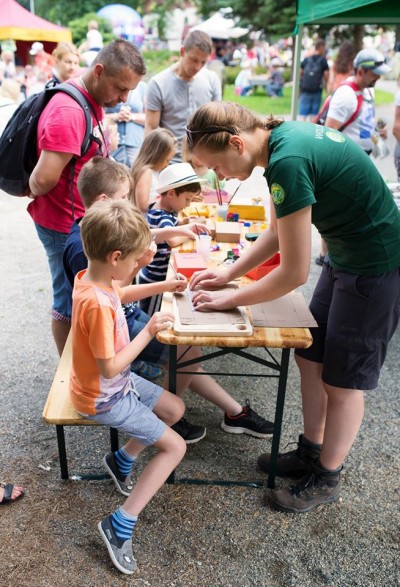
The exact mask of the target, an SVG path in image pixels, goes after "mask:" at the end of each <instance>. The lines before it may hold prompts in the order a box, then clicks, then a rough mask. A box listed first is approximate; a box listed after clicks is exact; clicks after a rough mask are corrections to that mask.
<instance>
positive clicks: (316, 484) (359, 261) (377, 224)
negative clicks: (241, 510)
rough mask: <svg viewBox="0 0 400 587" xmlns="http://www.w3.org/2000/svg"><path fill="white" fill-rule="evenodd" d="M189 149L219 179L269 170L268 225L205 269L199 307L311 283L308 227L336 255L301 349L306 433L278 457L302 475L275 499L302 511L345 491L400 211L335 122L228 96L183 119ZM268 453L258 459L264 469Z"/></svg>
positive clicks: (374, 364)
mask: <svg viewBox="0 0 400 587" xmlns="http://www.w3.org/2000/svg"><path fill="white" fill-rule="evenodd" d="M187 146H188V150H189V152H190V153H192V154H193V155H194V156H195V157H196V158H197V159H199V160H200V161H201V163H202V164H203V165H206V166H207V167H209V168H211V169H213V170H214V171H215V172H216V173H217V175H218V177H219V178H220V179H223V178H231V177H235V178H238V179H240V180H245V179H247V178H248V177H249V176H250V174H251V173H252V171H253V169H254V167H256V166H262V167H264V168H265V177H266V180H267V183H268V186H269V191H270V195H271V224H270V227H269V228H268V229H267V230H266V231H264V232H263V233H262V234H261V235H260V237H259V238H258V239H257V241H256V242H255V243H254V245H253V247H252V248H251V250H250V251H249V253H247V254H246V255H243V257H241V258H240V259H239V260H238V261H236V262H235V263H234V264H233V265H230V266H228V267H224V269H218V270H216V271H209V270H207V271H204V272H200V273H197V274H195V275H194V276H193V278H192V280H191V288H194V287H196V286H200V287H201V290H200V291H199V292H197V293H196V295H195V296H194V298H193V302H194V304H195V305H196V307H197V309H198V310H200V311H201V310H203V311H207V310H224V309H229V308H233V307H236V306H240V305H250V304H256V303H259V302H264V301H268V300H273V299H275V298H278V297H280V296H282V295H284V294H287V293H288V292H290V291H292V290H293V289H295V288H296V287H298V286H300V285H302V284H304V283H305V282H306V281H307V278H308V274H309V270H310V259H311V225H312V224H314V225H315V226H316V227H317V229H318V230H319V232H320V234H321V236H322V237H323V238H324V240H325V241H326V243H327V246H328V253H329V256H328V258H327V260H326V262H325V264H324V267H323V270H322V273H321V277H320V279H319V281H318V284H317V286H316V289H315V291H314V294H313V298H312V301H311V304H310V310H311V312H312V313H313V315H314V317H315V319H316V321H317V323H318V328H315V329H312V335H313V340H314V342H313V344H312V346H311V347H310V348H309V349H305V350H303V349H302V350H297V351H296V362H297V365H298V367H299V370H300V376H301V392H302V401H303V417H304V433H303V434H301V435H300V437H299V443H298V447H297V449H296V450H295V451H291V452H289V453H284V454H281V455H279V457H278V465H277V474H278V475H280V476H288V477H294V476H295V477H302V479H301V480H300V482H299V483H297V484H296V485H293V486H291V487H289V488H288V489H279V490H277V491H275V493H274V498H273V502H274V505H275V507H276V508H278V509H280V510H283V511H289V512H304V511H308V510H310V509H312V508H314V507H315V506H317V505H319V504H323V503H329V502H332V501H336V500H337V499H338V498H339V495H340V471H341V469H342V464H343V461H344V459H345V457H346V456H347V454H348V452H349V451H350V449H351V446H352V445H353V443H354V440H355V438H356V436H357V433H358V430H359V427H360V425H361V422H362V419H363V412H364V391H365V390H369V389H374V388H375V387H376V386H377V384H378V379H379V372H380V369H381V367H382V365H383V362H384V359H385V356H386V350H387V345H388V342H389V340H390V338H391V336H392V335H393V332H394V331H395V329H396V327H397V324H398V320H399V311H400V301H399V300H400V271H399V267H400V213H399V211H398V209H397V207H396V205H395V204H394V201H393V198H392V196H391V194H390V192H389V190H388V188H387V186H386V184H385V182H384V181H383V179H382V177H381V176H380V174H379V172H378V171H377V169H376V168H375V166H374V164H373V163H372V162H371V161H370V159H369V157H368V156H367V155H366V154H365V153H364V152H363V151H362V150H361V149H360V148H359V147H358V146H357V145H356V144H355V143H353V142H352V141H351V140H350V139H348V138H346V137H345V136H344V135H343V134H341V133H340V132H338V131H335V130H333V129H330V128H325V127H322V126H317V125H314V124H305V123H303V122H284V121H283V120H282V119H277V118H274V117H272V116H271V117H270V118H268V119H266V120H263V119H261V118H258V117H256V116H254V115H253V114H252V113H251V112H250V111H248V110H246V109H245V108H243V107H241V106H239V105H237V104H233V103H229V102H213V103H210V104H207V105H205V106H202V107H201V108H199V110H197V112H195V114H194V115H193V116H192V118H191V120H190V122H189V125H188V128H187ZM278 251H280V254H281V264H280V266H279V267H278V268H277V269H275V270H274V271H273V272H271V273H269V274H268V275H266V276H265V277H263V278H262V279H260V280H259V281H257V282H255V283H253V284H251V285H248V286H246V287H243V288H240V289H239V290H237V291H236V292H234V293H233V294H232V292H231V291H230V292H229V294H225V293H222V292H215V291H209V290H210V289H212V288H213V287H215V286H222V285H225V284H226V283H227V282H229V281H231V280H232V279H235V278H237V277H240V276H241V275H243V274H245V273H246V272H247V271H249V270H250V269H252V268H254V267H256V266H257V265H259V264H260V263H262V262H264V261H265V260H267V259H269V258H270V257H272V255H274V254H275V253H276V252H278ZM269 461H270V454H269V453H264V454H263V455H261V456H260V458H259V461H258V463H259V466H260V467H261V468H262V469H264V470H266V471H268V466H269Z"/></svg>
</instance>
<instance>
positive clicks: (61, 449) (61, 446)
mask: <svg viewBox="0 0 400 587" xmlns="http://www.w3.org/2000/svg"><path fill="white" fill-rule="evenodd" d="M56 430H57V443H58V456H59V458H60V469H61V479H68V478H69V476H68V461H67V451H66V450H65V436H64V426H60V425H56Z"/></svg>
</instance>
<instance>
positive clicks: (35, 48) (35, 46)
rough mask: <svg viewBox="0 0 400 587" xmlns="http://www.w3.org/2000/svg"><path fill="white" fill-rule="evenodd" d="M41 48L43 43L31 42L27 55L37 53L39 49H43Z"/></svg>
mask: <svg viewBox="0 0 400 587" xmlns="http://www.w3.org/2000/svg"><path fill="white" fill-rule="evenodd" d="M43 49H44V46H43V43H39V42H38V41H37V42H36V43H33V45H32V47H31V50H30V51H29V55H36V54H37V53H39V51H43Z"/></svg>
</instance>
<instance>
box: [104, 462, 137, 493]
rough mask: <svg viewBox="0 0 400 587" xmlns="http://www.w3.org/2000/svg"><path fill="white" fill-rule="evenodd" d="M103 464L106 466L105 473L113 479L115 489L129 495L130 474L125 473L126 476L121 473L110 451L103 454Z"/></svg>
mask: <svg viewBox="0 0 400 587" xmlns="http://www.w3.org/2000/svg"><path fill="white" fill-rule="evenodd" d="M103 465H104V467H105V468H106V470H107V473H108V474H109V475H110V477H111V479H112V480H113V481H114V483H115V487H116V488H117V491H119V492H120V493H122V495H126V496H129V495H130V494H131V491H132V487H133V482H132V479H131V476H130V475H127V476H126V477H124V476H123V475H121V473H120V472H119V469H118V465H117V463H116V462H115V459H114V455H113V453H112V452H109V453H107V454H106V455H105V457H104V458H103Z"/></svg>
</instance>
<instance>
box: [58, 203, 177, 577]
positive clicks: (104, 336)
mask: <svg viewBox="0 0 400 587" xmlns="http://www.w3.org/2000/svg"><path fill="white" fill-rule="evenodd" d="M81 236H82V242H83V246H84V250H85V254H86V257H87V259H88V268H87V270H84V271H81V272H79V273H78V274H77V276H76V278H75V285H74V293H73V309H72V340H73V352H72V371H71V378H70V391H71V401H72V403H73V405H74V407H75V409H76V410H77V411H78V412H80V413H81V414H82V415H83V416H84V417H85V418H88V419H91V420H94V421H95V422H98V423H99V424H103V425H105V426H110V427H114V428H116V429H118V430H120V431H122V432H124V433H125V434H126V435H128V436H129V440H128V442H127V443H126V444H125V446H123V447H122V448H121V449H119V450H118V451H117V452H115V453H108V454H107V455H106V456H105V457H104V460H103V462H104V465H105V467H106V469H107V470H108V472H109V473H110V475H111V477H112V479H113V481H114V483H115V485H116V487H117V489H118V490H119V491H120V492H121V493H123V494H124V495H129V497H128V499H127V500H126V502H125V503H124V505H123V506H122V507H120V508H119V509H118V510H116V511H115V512H114V513H113V514H110V515H109V516H107V517H106V518H104V519H103V520H101V521H100V522H99V524H98V529H99V532H100V534H101V536H102V538H103V540H104V542H105V544H106V546H107V549H108V552H109V554H110V557H111V560H112V561H113V563H114V565H115V566H116V567H117V568H118V569H119V570H120V571H121V572H122V573H125V574H132V573H133V572H134V571H135V569H136V561H135V559H134V557H133V553H132V534H133V530H134V527H135V525H136V521H137V517H138V515H139V514H140V512H141V511H142V509H143V508H144V507H145V505H146V504H147V503H148V502H149V501H150V499H151V498H152V497H153V495H154V494H155V493H156V492H157V491H158V489H159V488H160V487H161V486H162V484H163V483H164V481H165V480H166V479H167V477H168V476H169V474H170V473H171V472H172V471H173V470H174V469H175V467H176V466H177V465H178V463H179V462H180V461H181V459H182V458H183V456H184V454H185V451H186V444H185V442H184V440H183V439H182V438H181V437H180V436H179V435H178V434H177V433H176V432H174V430H172V429H171V428H170V427H169V426H170V425H172V424H174V423H175V422H177V421H178V420H179V419H180V418H181V417H182V415H183V413H184V404H183V402H182V400H181V399H180V398H179V397H177V396H175V395H173V394H171V393H170V392H169V391H166V390H164V389H162V388H161V387H159V386H158V385H155V384H154V383H151V382H149V381H146V380H145V379H142V378H141V377H139V376H137V375H136V374H135V373H132V372H131V370H130V364H131V362H132V361H133V359H135V357H137V355H138V354H139V353H140V352H141V351H142V350H143V348H144V347H145V346H146V345H147V344H148V343H149V342H150V340H151V339H152V338H153V337H154V336H155V335H156V333H157V332H158V331H160V330H163V329H166V328H168V327H169V326H170V324H171V322H172V321H173V316H172V315H170V314H167V313H165V312H164V313H161V312H157V313H156V314H154V315H153V316H152V317H151V318H150V320H149V322H148V323H147V324H146V326H145V327H144V328H143V330H142V331H141V332H140V333H139V334H138V335H137V336H136V337H135V338H134V339H133V340H132V341H129V333H128V327H127V323H126V319H125V316H124V313H123V310H122V306H121V302H122V303H126V302H130V301H132V300H135V299H136V286H126V287H119V286H118V285H117V284H116V281H123V280H126V279H128V277H129V276H131V275H132V274H134V272H135V270H136V268H137V266H138V261H139V259H140V258H141V257H142V256H143V255H144V254H145V253H146V251H148V249H149V247H150V245H151V240H152V239H151V234H150V230H149V227H148V225H147V224H146V222H145V220H144V219H143V217H142V215H141V214H140V213H139V212H138V211H136V210H135V209H134V208H133V207H132V205H131V204H130V203H129V202H127V201H124V200H107V201H100V202H96V203H94V204H93V205H92V206H91V208H90V209H89V210H88V211H87V212H86V215H85V216H84V218H83V220H82V222H81ZM182 283H183V285H182V287H186V283H185V282H182ZM146 446H154V447H155V448H156V449H157V450H158V452H157V454H156V456H155V457H153V458H152V459H151V461H150V462H149V463H148V464H147V465H146V467H145V468H144V469H143V471H142V473H141V474H140V475H139V477H138V479H137V482H136V485H135V486H134V487H133V489H132V491H131V492H130V493H129V490H130V489H131V487H130V485H129V483H130V472H131V469H132V466H133V463H134V461H135V459H136V458H137V457H138V455H139V454H140V453H141V452H142V451H143V450H144V449H145V448H146Z"/></svg>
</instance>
